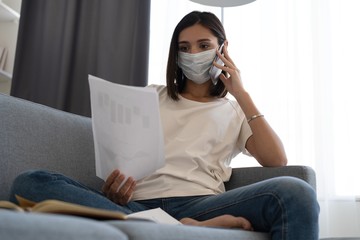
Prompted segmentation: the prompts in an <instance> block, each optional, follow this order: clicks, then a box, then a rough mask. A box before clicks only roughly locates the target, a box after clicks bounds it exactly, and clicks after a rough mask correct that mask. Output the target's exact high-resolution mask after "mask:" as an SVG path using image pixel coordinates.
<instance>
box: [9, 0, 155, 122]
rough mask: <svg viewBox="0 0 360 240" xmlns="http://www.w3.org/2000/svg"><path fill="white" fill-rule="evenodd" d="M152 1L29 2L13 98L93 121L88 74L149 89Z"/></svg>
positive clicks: (19, 44) (21, 27) (21, 31)
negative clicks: (86, 117) (90, 117)
mask: <svg viewBox="0 0 360 240" xmlns="http://www.w3.org/2000/svg"><path fill="white" fill-rule="evenodd" d="M149 27H150V0H145V1H144V0H52V1H49V0H24V1H22V7H21V18H20V23H19V34H18V41H17V48H16V56H15V64H14V72H13V82H12V87H11V95H12V96H16V97H20V98H24V99H27V100H30V101H33V102H37V103H41V104H44V105H47V106H50V107H54V108H57V109H60V110H64V111H67V112H72V113H75V114H80V115H84V116H90V115H91V111H90V94H89V84H88V74H92V75H95V76H98V77H101V78H104V79H106V80H109V81H112V82H115V83H121V84H126V85H133V86H145V85H146V84H147V71H148V52H149V32H150V31H149Z"/></svg>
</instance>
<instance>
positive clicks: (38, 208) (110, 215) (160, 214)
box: [0, 196, 181, 224]
mask: <svg viewBox="0 0 360 240" xmlns="http://www.w3.org/2000/svg"><path fill="white" fill-rule="evenodd" d="M16 199H17V200H18V202H19V205H16V204H15V203H12V202H9V201H0V209H1V208H2V209H8V210H13V211H19V212H33V213H51V214H62V215H72V216H79V217H86V218H92V219H96V220H141V221H151V222H156V223H165V224H181V223H180V222H179V221H178V220H176V219H175V218H173V217H172V216H170V215H169V214H168V213H166V212H165V211H163V210H162V209H161V208H155V209H150V210H145V211H141V212H136V213H133V214H128V215H127V214H125V213H122V212H119V211H111V210H106V209H100V208H93V207H86V206H82V205H78V204H74V203H68V202H63V201H59V200H44V201H41V202H39V203H35V202H32V201H30V200H27V199H25V198H22V197H20V196H16Z"/></svg>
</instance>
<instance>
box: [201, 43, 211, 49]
mask: <svg viewBox="0 0 360 240" xmlns="http://www.w3.org/2000/svg"><path fill="white" fill-rule="evenodd" d="M200 48H201V49H205V50H206V49H208V48H209V44H201V45H200Z"/></svg>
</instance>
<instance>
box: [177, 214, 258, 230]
mask: <svg viewBox="0 0 360 240" xmlns="http://www.w3.org/2000/svg"><path fill="white" fill-rule="evenodd" d="M180 222H181V223H182V224H185V225H193V226H204V227H224V228H241V229H244V230H249V231H253V228H252V226H251V223H250V222H249V221H248V220H247V219H245V218H243V217H234V216H232V215H221V216H218V217H214V218H211V219H208V220H205V221H197V220H195V219H192V218H183V219H181V220H180Z"/></svg>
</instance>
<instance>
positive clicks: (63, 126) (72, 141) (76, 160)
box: [0, 94, 103, 200]
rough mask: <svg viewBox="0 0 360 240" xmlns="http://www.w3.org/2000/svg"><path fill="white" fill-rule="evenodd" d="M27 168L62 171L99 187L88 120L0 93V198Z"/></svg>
mask: <svg viewBox="0 0 360 240" xmlns="http://www.w3.org/2000/svg"><path fill="white" fill-rule="evenodd" d="M30 169H45V170H50V171H57V172H61V173H63V174H65V175H67V176H70V177H72V178H74V179H77V180H79V181H81V182H82V183H84V184H86V185H88V186H89V187H92V188H94V189H97V190H99V189H100V187H101V185H102V183H103V181H102V180H100V179H99V178H98V177H96V175H95V153H94V142H93V135H92V126H91V119H90V118H87V117H82V116H78V115H75V114H71V113H67V112H63V111H60V110H56V109H53V108H50V107H46V106H44V105H40V104H36V103H33V102H30V101H26V100H22V99H19V98H15V97H12V96H8V95H2V94H0V200H2V199H7V198H8V194H9V190H10V187H11V183H12V181H13V180H14V178H15V177H16V176H17V175H18V174H19V173H21V172H23V171H25V170H30Z"/></svg>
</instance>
